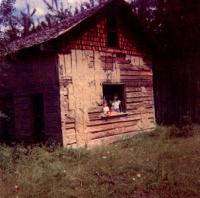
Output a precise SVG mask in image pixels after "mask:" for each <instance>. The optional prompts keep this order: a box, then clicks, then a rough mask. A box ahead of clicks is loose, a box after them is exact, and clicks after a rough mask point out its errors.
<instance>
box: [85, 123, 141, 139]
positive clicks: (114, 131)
mask: <svg viewBox="0 0 200 198" xmlns="http://www.w3.org/2000/svg"><path fill="white" fill-rule="evenodd" d="M137 130H138V127H136V126H134V125H132V126H124V127H117V128H113V129H110V130H106V131H102V132H99V133H93V134H90V135H89V138H90V139H91V140H94V139H99V138H104V137H110V136H114V135H118V134H122V133H129V132H133V131H137Z"/></svg>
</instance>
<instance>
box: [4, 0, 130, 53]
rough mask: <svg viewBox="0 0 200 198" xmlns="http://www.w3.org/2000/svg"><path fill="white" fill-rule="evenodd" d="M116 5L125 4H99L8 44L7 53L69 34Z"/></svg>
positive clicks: (108, 2)
mask: <svg viewBox="0 0 200 198" xmlns="http://www.w3.org/2000/svg"><path fill="white" fill-rule="evenodd" d="M112 2H113V3H117V2H122V3H125V4H127V3H126V2H125V1H124V0H107V1H105V2H104V3H101V4H100V5H98V6H96V7H94V8H91V9H89V10H86V11H85V12H83V13H80V14H78V15H76V16H73V17H71V18H67V19H65V20H63V21H61V22H60V23H59V24H56V25H54V26H53V27H50V28H49V27H47V29H44V30H40V31H38V32H35V33H32V34H30V35H29V36H26V37H24V38H21V39H18V40H16V41H14V42H12V43H10V44H9V45H8V46H7V53H6V54H11V53H15V52H17V51H19V50H21V49H24V48H30V47H33V46H35V45H38V44H41V43H44V42H47V41H50V40H52V39H55V38H58V37H59V36H61V35H63V34H65V33H67V32H69V31H70V30H72V29H73V28H74V27H76V26H77V25H79V24H80V23H82V22H83V21H84V20H86V19H87V18H89V17H91V16H93V15H94V14H96V13H97V12H99V11H100V10H101V9H103V8H104V7H106V6H107V5H109V4H110V3H112Z"/></svg>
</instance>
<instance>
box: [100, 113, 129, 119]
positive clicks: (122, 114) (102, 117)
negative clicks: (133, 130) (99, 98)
mask: <svg viewBox="0 0 200 198" xmlns="http://www.w3.org/2000/svg"><path fill="white" fill-rule="evenodd" d="M127 115H128V113H112V114H111V115H102V116H101V119H111V118H117V117H123V116H127Z"/></svg>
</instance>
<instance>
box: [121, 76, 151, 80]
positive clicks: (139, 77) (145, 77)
mask: <svg viewBox="0 0 200 198" xmlns="http://www.w3.org/2000/svg"><path fill="white" fill-rule="evenodd" d="M120 79H121V80H152V76H141V75H138V76H131V75H130V76H128V75H126V76H122V75H120Z"/></svg>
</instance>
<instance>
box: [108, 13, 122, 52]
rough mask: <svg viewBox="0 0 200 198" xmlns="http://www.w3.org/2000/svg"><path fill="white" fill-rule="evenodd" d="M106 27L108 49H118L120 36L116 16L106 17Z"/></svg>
mask: <svg viewBox="0 0 200 198" xmlns="http://www.w3.org/2000/svg"><path fill="white" fill-rule="evenodd" d="M106 27H107V47H109V48H113V49H118V48H119V34H118V25H117V20H116V16H114V15H111V14H110V15H108V16H107V17H106ZM114 37H115V38H114Z"/></svg>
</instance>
